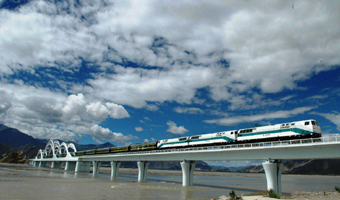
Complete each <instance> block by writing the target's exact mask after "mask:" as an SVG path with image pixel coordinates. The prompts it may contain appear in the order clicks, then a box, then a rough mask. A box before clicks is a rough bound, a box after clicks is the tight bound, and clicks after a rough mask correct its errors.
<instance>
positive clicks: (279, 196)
mask: <svg viewBox="0 0 340 200" xmlns="http://www.w3.org/2000/svg"><path fill="white" fill-rule="evenodd" d="M268 196H269V197H270V198H276V199H280V198H281V195H280V194H278V193H276V192H275V191H274V190H273V189H270V190H268Z"/></svg>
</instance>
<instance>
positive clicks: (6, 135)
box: [0, 124, 47, 147]
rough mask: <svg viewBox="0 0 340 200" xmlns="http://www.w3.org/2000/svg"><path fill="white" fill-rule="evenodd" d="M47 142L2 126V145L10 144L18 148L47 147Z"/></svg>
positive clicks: (0, 129)
mask: <svg viewBox="0 0 340 200" xmlns="http://www.w3.org/2000/svg"><path fill="white" fill-rule="evenodd" d="M46 143H47V140H41V139H36V138H33V137H32V136H29V135H26V134H25V133H22V132H20V131H18V130H17V129H14V128H9V127H7V126H5V125H1V124H0V144H9V145H13V146H16V147H20V146H39V147H45V145H46Z"/></svg>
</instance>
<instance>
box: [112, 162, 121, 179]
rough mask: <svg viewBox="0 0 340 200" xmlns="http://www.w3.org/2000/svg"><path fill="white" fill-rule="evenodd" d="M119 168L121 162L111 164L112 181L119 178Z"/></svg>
mask: <svg viewBox="0 0 340 200" xmlns="http://www.w3.org/2000/svg"><path fill="white" fill-rule="evenodd" d="M119 167H120V162H119V161H112V162H111V179H114V178H117V177H118V170H119Z"/></svg>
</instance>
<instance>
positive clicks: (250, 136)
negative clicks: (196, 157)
mask: <svg viewBox="0 0 340 200" xmlns="http://www.w3.org/2000/svg"><path fill="white" fill-rule="evenodd" d="M321 136H322V134H321V128H320V126H319V124H318V123H317V121H316V120H314V119H310V120H303V121H295V122H289V123H282V124H275V125H268V126H260V127H253V128H246V129H239V130H229V131H222V132H217V133H208V134H202V135H194V136H187V137H180V138H172V139H164V140H158V141H156V142H152V143H143V144H133V145H129V146H123V147H111V148H103V149H91V150H85V151H77V152H76V153H75V155H76V156H86V155H98V154H111V153H121V152H134V151H152V150H160V149H170V148H187V147H200V146H218V145H229V144H243V143H255V142H267V141H283V140H292V139H298V138H317V137H321Z"/></svg>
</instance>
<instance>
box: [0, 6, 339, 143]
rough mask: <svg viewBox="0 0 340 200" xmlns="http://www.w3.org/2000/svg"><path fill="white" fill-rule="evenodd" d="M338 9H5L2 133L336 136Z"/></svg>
mask: <svg viewBox="0 0 340 200" xmlns="http://www.w3.org/2000/svg"><path fill="white" fill-rule="evenodd" d="M339 10H340V2H339V1H336V0H334V1H304V0H288V1H245V0H244V1H243V0H240V1H234V0H229V1H228V0H225V1H217V0H211V1H203V0H195V1H186V0H184V1H167V0H162V1H158V0H154V1H152V0H142V1H128V0H121V1H113V0H68V1H67V0H64V1H62V0H60V1H57V0H55V1H52V0H45V1H43V0H0V123H1V124H4V125H6V126H9V127H12V128H16V129H18V130H20V131H22V132H24V133H26V134H29V135H31V136H33V137H35V138H40V139H60V140H63V141H69V142H77V143H80V144H89V143H92V144H98V143H104V142H111V143H112V144H114V145H117V146H123V145H129V144H135V143H142V142H152V141H157V140H160V139H167V138H176V137H183V136H190V135H198V134H204V133H213V132H219V131H226V130H235V129H241V128H249V127H254V126H259V125H270V124H277V123H285V122H292V121H299V120H306V119H315V120H317V121H318V122H319V124H320V126H321V129H322V132H323V135H330V134H338V133H339V131H340V104H339V102H340V26H339V24H340V12H339Z"/></svg>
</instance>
